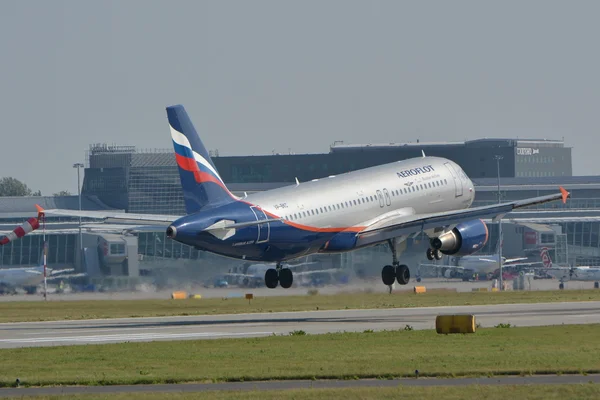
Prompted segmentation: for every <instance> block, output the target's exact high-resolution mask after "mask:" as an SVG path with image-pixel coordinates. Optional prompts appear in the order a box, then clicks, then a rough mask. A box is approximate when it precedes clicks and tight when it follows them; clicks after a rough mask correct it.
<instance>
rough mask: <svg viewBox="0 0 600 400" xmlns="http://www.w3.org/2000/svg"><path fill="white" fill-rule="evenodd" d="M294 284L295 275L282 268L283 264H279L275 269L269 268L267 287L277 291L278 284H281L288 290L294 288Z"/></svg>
mask: <svg viewBox="0 0 600 400" xmlns="http://www.w3.org/2000/svg"><path fill="white" fill-rule="evenodd" d="M293 282H294V274H292V270H291V269H289V268H281V263H277V266H276V267H275V268H269V269H268V270H267V272H265V285H266V286H267V287H268V288H269V289H275V288H276V287H277V284H278V283H279V284H281V287H282V288H284V289H288V288H290V287H292V283H293Z"/></svg>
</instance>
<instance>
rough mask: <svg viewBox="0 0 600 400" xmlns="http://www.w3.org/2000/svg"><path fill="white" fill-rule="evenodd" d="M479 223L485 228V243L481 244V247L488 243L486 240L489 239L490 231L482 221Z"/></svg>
mask: <svg viewBox="0 0 600 400" xmlns="http://www.w3.org/2000/svg"><path fill="white" fill-rule="evenodd" d="M480 221H481V223H482V224H483V227H484V228H485V241H484V242H483V245H484V246H485V244H486V243H487V241H488V238H489V237H490V231H489V230H488V227H487V225H486V224H485V222H483V220H482V219H480Z"/></svg>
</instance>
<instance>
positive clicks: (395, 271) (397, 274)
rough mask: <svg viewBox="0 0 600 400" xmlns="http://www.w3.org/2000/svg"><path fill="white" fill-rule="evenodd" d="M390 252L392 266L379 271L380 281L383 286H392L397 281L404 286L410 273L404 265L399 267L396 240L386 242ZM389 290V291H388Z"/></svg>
mask: <svg viewBox="0 0 600 400" xmlns="http://www.w3.org/2000/svg"><path fill="white" fill-rule="evenodd" d="M388 244H389V245H390V249H391V250H392V265H386V266H385V267H383V269H382V270H381V280H382V281H383V284H384V285H387V286H390V287H391V286H392V285H393V284H394V282H395V281H396V280H397V281H398V283H399V284H401V285H406V284H407V283H408V281H409V280H410V271H409V269H408V267H407V266H406V265H400V262H399V261H398V253H397V251H396V244H397V243H396V239H390V240H388ZM390 290H391V289H390Z"/></svg>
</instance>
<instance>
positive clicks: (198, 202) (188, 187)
mask: <svg viewBox="0 0 600 400" xmlns="http://www.w3.org/2000/svg"><path fill="white" fill-rule="evenodd" d="M167 117H168V119H169V127H170V128H171V138H172V139H173V147H174V149H175V157H176V159H177V167H178V168H179V177H180V178H181V186H182V188H183V198H184V201H185V210H186V212H187V213H188V214H192V213H195V212H198V211H200V210H201V209H203V208H205V207H211V206H219V205H223V204H227V203H230V202H232V201H235V199H236V198H235V196H234V195H233V194H232V193H231V192H230V191H229V189H227V187H226V186H225V183H224V182H223V179H221V177H220V176H219V173H218V172H217V168H216V167H215V165H214V164H213V162H212V160H211V159H210V156H209V154H208V151H206V148H205V147H204V145H203V144H202V141H201V140H200V137H199V136H198V133H197V132H196V129H195V128H194V125H193V124H192V121H191V120H190V118H189V116H188V114H187V112H186V111H185V108H184V107H183V106H182V105H175V106H169V107H167Z"/></svg>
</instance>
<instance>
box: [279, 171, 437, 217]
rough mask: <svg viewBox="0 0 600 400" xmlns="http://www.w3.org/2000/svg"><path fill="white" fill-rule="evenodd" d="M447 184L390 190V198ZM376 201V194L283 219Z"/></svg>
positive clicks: (424, 184)
mask: <svg viewBox="0 0 600 400" xmlns="http://www.w3.org/2000/svg"><path fill="white" fill-rule="evenodd" d="M447 184H448V181H447V180H446V179H442V180H438V181H435V182H428V183H423V184H419V185H415V186H410V187H405V188H401V189H396V190H392V196H400V195H402V194H408V193H412V192H416V191H418V190H425V189H427V188H430V189H433V188H436V187H440V186H443V185H447ZM376 200H377V194H375V195H374V196H366V197H362V198H360V199H355V200H349V201H346V202H341V203H338V204H332V205H327V206H323V207H317V208H313V209H311V210H308V211H300V212H297V213H294V214H289V215H286V216H284V217H283V218H284V219H285V220H288V221H295V220H298V219H301V218H307V217H311V216H313V215H320V214H324V213H327V212H333V211H336V210H342V209H344V208H350V207H354V206H359V205H360V204H366V203H371V202H373V201H376Z"/></svg>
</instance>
